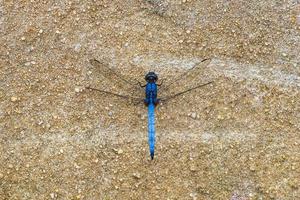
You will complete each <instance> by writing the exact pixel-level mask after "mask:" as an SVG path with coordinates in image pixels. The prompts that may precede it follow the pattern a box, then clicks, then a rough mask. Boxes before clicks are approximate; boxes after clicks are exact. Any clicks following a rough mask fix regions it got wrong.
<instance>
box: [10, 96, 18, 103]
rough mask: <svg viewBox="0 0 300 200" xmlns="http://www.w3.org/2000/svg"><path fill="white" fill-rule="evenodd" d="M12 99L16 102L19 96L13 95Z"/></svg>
mask: <svg viewBox="0 0 300 200" xmlns="http://www.w3.org/2000/svg"><path fill="white" fill-rule="evenodd" d="M10 100H11V101H12V102H16V101H17V100H18V97H15V96H13V97H11V98H10Z"/></svg>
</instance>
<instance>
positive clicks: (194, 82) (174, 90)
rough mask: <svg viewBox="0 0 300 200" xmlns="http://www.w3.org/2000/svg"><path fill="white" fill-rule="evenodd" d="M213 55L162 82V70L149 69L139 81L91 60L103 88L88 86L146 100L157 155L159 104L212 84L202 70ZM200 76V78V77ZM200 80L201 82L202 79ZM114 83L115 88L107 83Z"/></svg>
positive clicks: (151, 142) (133, 100) (135, 100)
mask: <svg viewBox="0 0 300 200" xmlns="http://www.w3.org/2000/svg"><path fill="white" fill-rule="evenodd" d="M210 61H211V59H203V60H201V61H200V62H198V63H196V64H195V65H194V66H193V67H191V68H190V69H188V70H186V71H184V72H182V73H180V74H179V75H177V76H176V75H175V76H173V77H169V78H168V79H162V81H161V82H160V83H158V74H157V73H156V72H154V71H149V72H147V73H145V74H146V75H145V77H144V82H145V84H142V83H141V81H138V80H136V79H134V78H130V79H129V78H126V77H125V76H124V75H123V74H121V73H120V72H118V71H117V70H116V69H114V68H112V67H109V66H108V65H107V64H105V63H103V62H101V61H99V60H97V59H92V60H90V64H91V66H92V67H93V69H95V70H94V71H93V72H94V73H95V74H98V75H99V74H101V75H102V78H103V79H105V80H106V81H108V82H106V81H103V83H102V84H101V86H102V88H103V87H104V89H102V88H97V87H92V86H88V87H86V89H88V90H90V91H95V92H99V93H100V94H103V95H111V96H115V97H117V98H119V99H123V100H125V101H126V102H130V103H132V104H133V105H135V106H136V105H138V104H144V105H145V106H146V107H147V108H148V144H149V150H150V157H151V160H153V158H154V152H155V142H156V139H155V108H156V106H158V105H159V104H160V103H165V102H169V101H170V100H173V99H175V98H177V97H179V96H181V95H184V94H186V93H189V92H192V91H194V90H196V89H199V88H201V87H204V86H207V85H209V84H212V83H213V81H211V80H209V81H206V82H201V76H202V75H203V74H202V70H203V69H204V68H205V67H206V66H207V65H208V64H209V63H210ZM199 79H200V80H199ZM199 81H200V83H199ZM108 83H109V84H111V83H112V84H113V89H109V87H108V86H107V85H108Z"/></svg>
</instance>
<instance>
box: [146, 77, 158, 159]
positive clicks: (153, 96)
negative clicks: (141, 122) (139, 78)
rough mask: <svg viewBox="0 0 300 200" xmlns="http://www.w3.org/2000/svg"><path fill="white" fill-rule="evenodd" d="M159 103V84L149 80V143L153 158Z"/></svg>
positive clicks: (147, 94) (147, 98)
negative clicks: (157, 106) (156, 115)
mask: <svg viewBox="0 0 300 200" xmlns="http://www.w3.org/2000/svg"><path fill="white" fill-rule="evenodd" d="M157 103H158V99H157V84H156V83H155V82H148V83H147V85H146V99H145V104H146V105H147V106H148V143H149V149H150V156H151V159H153V158H154V150H155V105H156V104H157Z"/></svg>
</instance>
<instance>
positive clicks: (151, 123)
mask: <svg viewBox="0 0 300 200" xmlns="http://www.w3.org/2000/svg"><path fill="white" fill-rule="evenodd" d="M154 110H155V105H154V104H153V103H151V104H149V105H148V144H149V150H150V156H151V159H153V158H154V149H155V113H154Z"/></svg>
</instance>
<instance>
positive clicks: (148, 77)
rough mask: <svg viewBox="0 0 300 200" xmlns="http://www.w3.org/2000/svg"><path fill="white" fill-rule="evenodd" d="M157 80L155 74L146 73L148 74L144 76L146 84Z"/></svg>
mask: <svg viewBox="0 0 300 200" xmlns="http://www.w3.org/2000/svg"><path fill="white" fill-rule="evenodd" d="M157 79H158V77H157V75H156V74H155V72H148V74H146V76H145V80H146V81H147V82H148V83H155V82H156V81H157Z"/></svg>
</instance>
